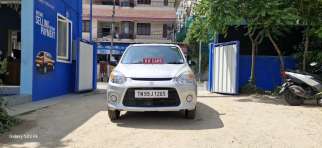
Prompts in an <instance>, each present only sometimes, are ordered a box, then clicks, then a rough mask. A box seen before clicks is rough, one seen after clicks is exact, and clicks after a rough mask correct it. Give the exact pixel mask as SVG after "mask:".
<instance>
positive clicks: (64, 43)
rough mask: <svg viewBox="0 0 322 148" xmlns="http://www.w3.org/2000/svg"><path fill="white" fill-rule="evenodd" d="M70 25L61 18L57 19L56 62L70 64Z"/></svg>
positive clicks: (66, 20)
mask: <svg viewBox="0 0 322 148" xmlns="http://www.w3.org/2000/svg"><path fill="white" fill-rule="evenodd" d="M71 46H72V23H71V21H70V20H68V19H67V18H65V17H63V16H58V18H57V61H60V62H70V49H71Z"/></svg>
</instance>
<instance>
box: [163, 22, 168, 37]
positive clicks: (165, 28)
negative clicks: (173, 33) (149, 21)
mask: <svg viewBox="0 0 322 148" xmlns="http://www.w3.org/2000/svg"><path fill="white" fill-rule="evenodd" d="M162 37H163V38H167V37H168V24H163V33H162Z"/></svg>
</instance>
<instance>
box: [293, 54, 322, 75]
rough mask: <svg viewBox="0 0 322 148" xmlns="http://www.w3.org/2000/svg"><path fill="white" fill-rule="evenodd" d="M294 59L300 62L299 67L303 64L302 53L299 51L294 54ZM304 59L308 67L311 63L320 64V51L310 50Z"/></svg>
mask: <svg viewBox="0 0 322 148" xmlns="http://www.w3.org/2000/svg"><path fill="white" fill-rule="evenodd" d="M295 58H296V59H297V61H300V66H302V64H303V63H302V62H301V61H303V51H299V52H298V53H296V54H295ZM306 58H307V60H306V64H307V65H309V64H310V63H311V62H317V63H322V50H320V49H316V50H311V51H309V52H308V54H307V57H306ZM308 68H310V67H308ZM308 71H311V70H310V69H308Z"/></svg>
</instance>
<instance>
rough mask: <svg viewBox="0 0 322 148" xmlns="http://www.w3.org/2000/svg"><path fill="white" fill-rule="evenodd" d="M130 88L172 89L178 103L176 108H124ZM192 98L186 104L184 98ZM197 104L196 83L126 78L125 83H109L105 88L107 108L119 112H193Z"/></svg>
mask: <svg viewBox="0 0 322 148" xmlns="http://www.w3.org/2000/svg"><path fill="white" fill-rule="evenodd" d="M130 88H146V89H153V88H173V89H175V90H176V91H177V93H178V96H179V99H180V103H179V105H178V106H163V107H133V106H125V105H124V104H123V100H124V97H125V94H126V92H127V90H128V89H130ZM112 95H114V96H116V97H117V100H116V101H115V100H114V101H112V100H111V96H112ZM188 96H192V97H193V100H192V101H191V102H188V101H187V100H186V98H187V97H188ZM196 104H197V85H196V83H193V84H189V85H183V86H182V85H177V84H176V82H175V81H174V80H173V79H172V80H169V81H137V80H132V79H130V78H127V81H126V82H125V83H124V84H122V85H119V84H113V83H109V84H108V87H107V106H108V109H109V110H120V111H135V112H145V111H180V110H193V109H195V107H196Z"/></svg>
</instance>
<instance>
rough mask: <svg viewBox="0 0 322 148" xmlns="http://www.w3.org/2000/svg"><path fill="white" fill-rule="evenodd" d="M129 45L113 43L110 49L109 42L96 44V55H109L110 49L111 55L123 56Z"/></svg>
mask: <svg viewBox="0 0 322 148" xmlns="http://www.w3.org/2000/svg"><path fill="white" fill-rule="evenodd" d="M129 45H130V44H127V43H115V44H114V45H113V48H112V46H111V43H109V42H98V43H97V54H110V52H111V49H112V54H117V55H120V54H123V52H124V51H125V49H126V48H127V47H128V46H129Z"/></svg>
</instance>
